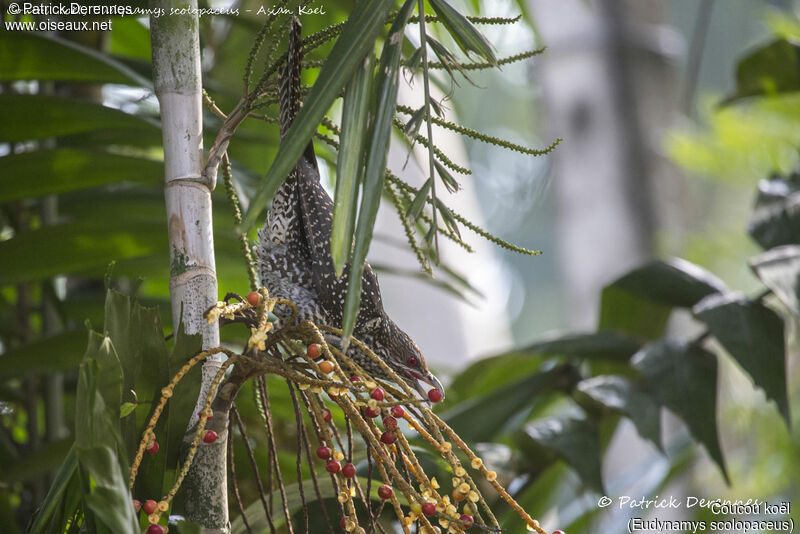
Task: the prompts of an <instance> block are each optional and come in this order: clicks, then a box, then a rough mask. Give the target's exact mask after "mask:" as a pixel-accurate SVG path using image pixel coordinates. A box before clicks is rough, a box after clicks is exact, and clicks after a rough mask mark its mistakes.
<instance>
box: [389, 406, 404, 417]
mask: <svg viewBox="0 0 800 534" xmlns="http://www.w3.org/2000/svg"><path fill="white" fill-rule="evenodd" d="M391 412H392V415H393V416H395V417H397V418H398V419H399V418H401V417H403V416H404V415H405V414H406V411H405V410H404V409H403V407H402V406H392V410H391Z"/></svg>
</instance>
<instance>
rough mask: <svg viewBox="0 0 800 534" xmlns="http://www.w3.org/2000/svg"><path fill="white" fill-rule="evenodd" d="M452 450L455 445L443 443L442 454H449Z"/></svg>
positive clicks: (440, 450)
mask: <svg viewBox="0 0 800 534" xmlns="http://www.w3.org/2000/svg"><path fill="white" fill-rule="evenodd" d="M452 450H453V444H452V443H450V442H449V441H445V442H442V443H441V444H440V445H439V452H441V453H442V454H447V453H448V452H450V451H452Z"/></svg>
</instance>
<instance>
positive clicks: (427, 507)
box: [422, 502, 436, 516]
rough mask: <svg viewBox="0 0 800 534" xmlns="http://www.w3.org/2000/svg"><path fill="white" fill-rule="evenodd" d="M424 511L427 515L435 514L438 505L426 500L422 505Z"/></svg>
mask: <svg viewBox="0 0 800 534" xmlns="http://www.w3.org/2000/svg"><path fill="white" fill-rule="evenodd" d="M422 513H423V514H425V515H428V516H430V515H433V514H435V513H436V505H435V504H433V503H432V502H426V503H425V504H423V505H422Z"/></svg>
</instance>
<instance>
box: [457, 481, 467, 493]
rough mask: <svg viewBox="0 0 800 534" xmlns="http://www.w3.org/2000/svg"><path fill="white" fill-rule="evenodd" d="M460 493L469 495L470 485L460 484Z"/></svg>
mask: <svg viewBox="0 0 800 534" xmlns="http://www.w3.org/2000/svg"><path fill="white" fill-rule="evenodd" d="M458 492H459V493H469V484H467V483H466V482H462V483H461V484H459V486H458Z"/></svg>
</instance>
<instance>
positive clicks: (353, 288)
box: [342, 0, 413, 345]
mask: <svg viewBox="0 0 800 534" xmlns="http://www.w3.org/2000/svg"><path fill="white" fill-rule="evenodd" d="M412 7H413V1H412V0H406V2H405V4H403V7H402V8H401V9H400V11H399V12H398V13H397V15H396V16H395V20H394V23H393V24H392V26H391V28H389V35H388V37H387V38H386V41H385V42H384V44H383V51H382V52H381V60H380V65H379V66H378V77H377V80H376V82H375V87H376V95H375V96H376V98H375V106H376V107H375V113H374V116H373V120H372V124H371V126H370V134H371V136H372V140H371V141H372V142H371V143H370V146H369V149H368V150H367V161H366V170H365V171H364V188H363V194H362V198H361V207H360V209H359V211H358V222H357V223H356V233H355V238H356V239H355V246H354V248H353V260H352V262H351V267H350V276H349V281H348V286H347V297H346V299H345V305H344V314H343V317H342V332H343V338H344V345H347V342H348V341H349V339H350V336H351V335H352V333H353V327H354V326H355V323H356V317H357V315H358V309H359V305H360V300H361V284H362V276H361V275H362V273H363V272H364V262H365V261H366V258H367V251H368V250H369V244H370V242H371V241H372V230H373V228H374V227H375V219H376V217H377V215H378V207H379V206H380V203H381V196H382V194H383V181H384V176H385V171H386V156H387V154H388V152H389V142H390V140H391V133H392V119H393V117H394V108H395V105H396V104H397V89H398V77H399V72H400V55H401V54H400V52H401V50H402V45H403V29H404V28H405V26H406V22H407V21H408V17H409V16H410V15H411V9H412Z"/></svg>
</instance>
